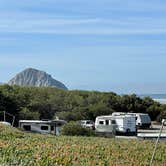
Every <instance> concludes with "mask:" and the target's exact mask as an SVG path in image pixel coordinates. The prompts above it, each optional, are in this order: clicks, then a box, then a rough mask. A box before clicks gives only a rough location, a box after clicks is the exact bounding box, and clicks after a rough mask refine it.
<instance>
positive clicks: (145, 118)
mask: <svg viewBox="0 0 166 166" xmlns="http://www.w3.org/2000/svg"><path fill="white" fill-rule="evenodd" d="M119 115H133V116H135V118H136V126H137V128H149V127H150V126H151V119H150V116H149V115H148V114H144V113H129V112H127V113H126V112H114V113H112V116H119Z"/></svg>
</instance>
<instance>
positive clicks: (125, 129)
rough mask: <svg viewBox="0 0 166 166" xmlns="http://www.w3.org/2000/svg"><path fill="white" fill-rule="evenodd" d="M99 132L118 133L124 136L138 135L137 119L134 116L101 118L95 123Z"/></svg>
mask: <svg viewBox="0 0 166 166" xmlns="http://www.w3.org/2000/svg"><path fill="white" fill-rule="evenodd" d="M95 129H96V131H98V132H116V133H119V134H120V133H121V134H122V133H123V134H134V135H135V134H137V128H136V118H135V116H134V115H127V114H124V115H116V116H115V115H114V116H112V115H108V116H99V117H97V118H96V121H95Z"/></svg>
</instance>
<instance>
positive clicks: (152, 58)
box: [0, 0, 166, 94]
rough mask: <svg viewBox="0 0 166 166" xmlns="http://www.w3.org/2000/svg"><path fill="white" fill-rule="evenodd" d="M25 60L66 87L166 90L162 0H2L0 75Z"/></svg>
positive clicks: (165, 13) (15, 70)
mask: <svg viewBox="0 0 166 166" xmlns="http://www.w3.org/2000/svg"><path fill="white" fill-rule="evenodd" d="M29 67H32V68H36V69H39V70H43V71H46V72H47V73H49V74H51V75H52V77H54V78H55V79H57V80H59V81H62V82H63V83H64V84H65V85H66V86H67V87H68V88H69V89H71V90H72V89H81V90H97V91H113V92H116V93H119V94H124V93H137V94H142V93H144V94H145V93H166V77H165V71H166V1H165V0H139V1H138V0H125V1H124V0H90V1H89V0H83V1H81V0H37V1H34V0H1V1H0V76H1V78H0V82H8V81H9V80H10V79H11V78H12V77H13V76H15V74H17V73H18V72H21V71H22V70H24V69H25V68H29Z"/></svg>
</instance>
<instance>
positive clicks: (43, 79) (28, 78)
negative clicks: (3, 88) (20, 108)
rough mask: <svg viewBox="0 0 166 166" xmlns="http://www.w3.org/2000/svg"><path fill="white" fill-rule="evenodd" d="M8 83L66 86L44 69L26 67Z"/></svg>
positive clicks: (62, 87)
mask: <svg viewBox="0 0 166 166" xmlns="http://www.w3.org/2000/svg"><path fill="white" fill-rule="evenodd" d="M8 84H9V85H20V86H37V87H41V86H51V87H57V88H61V89H66V90H67V87H66V86H65V85H64V84H63V83H61V82H60V81H57V80H55V79H53V78H52V77H51V75H49V74H47V73H46V72H44V71H40V70H36V69H33V68H28V69H25V70H24V71H22V72H21V73H19V74H17V75H16V76H15V77H14V78H12V79H11V80H10V81H9V82H8Z"/></svg>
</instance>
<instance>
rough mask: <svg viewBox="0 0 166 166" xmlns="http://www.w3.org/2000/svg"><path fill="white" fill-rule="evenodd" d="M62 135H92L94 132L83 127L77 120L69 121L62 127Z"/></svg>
mask: <svg viewBox="0 0 166 166" xmlns="http://www.w3.org/2000/svg"><path fill="white" fill-rule="evenodd" d="M61 133H62V135H69V136H94V135H95V132H94V131H93V130H91V129H88V128H84V127H82V126H81V125H80V124H78V123H77V122H69V123H67V124H66V125H64V126H63V127H62V131H61Z"/></svg>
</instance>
